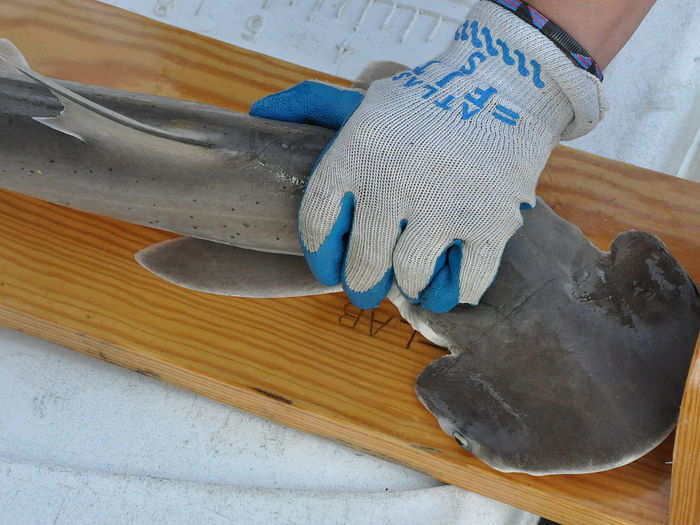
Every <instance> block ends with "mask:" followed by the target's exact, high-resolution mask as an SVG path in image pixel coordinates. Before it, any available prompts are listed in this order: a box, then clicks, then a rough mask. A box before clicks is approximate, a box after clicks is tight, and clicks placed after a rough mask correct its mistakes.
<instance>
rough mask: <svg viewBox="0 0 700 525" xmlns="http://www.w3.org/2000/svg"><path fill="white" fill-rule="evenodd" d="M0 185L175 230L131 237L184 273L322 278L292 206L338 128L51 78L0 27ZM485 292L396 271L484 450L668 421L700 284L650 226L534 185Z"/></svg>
mask: <svg viewBox="0 0 700 525" xmlns="http://www.w3.org/2000/svg"><path fill="white" fill-rule="evenodd" d="M0 93H1V94H2V95H1V96H0V137H1V138H0V187H1V188H4V189H8V190H12V191H16V192H20V193H24V194H28V195H32V196H34V197H38V198H40V199H44V200H46V201H50V202H53V203H56V204H60V205H64V206H68V207H71V208H77V209H80V210H83V211H87V212H92V213H96V214H100V215H106V216H109V217H114V218H117V219H121V220H124V221H127V222H130V223H135V224H141V225H145V226H150V227H155V228H160V229H163V230H168V231H172V232H176V233H179V234H181V235H183V236H184V237H182V238H179V239H175V240H170V241H166V242H163V243H160V244H157V245H155V246H151V247H148V248H146V249H145V250H143V251H142V252H139V253H137V254H136V259H137V260H138V261H139V262H140V263H141V264H142V265H143V266H144V267H145V268H147V269H148V270H150V271H152V272H154V273H155V274H157V275H158V276H160V277H161V278H163V279H166V280H168V281H170V282H171V283H174V284H176V285H179V286H184V287H187V288H191V289H194V290H199V291H204V292H209V293H216V294H224V295H235V296H243V297H288V296H297V295H309V294H320V293H330V292H335V291H338V289H337V288H328V287H325V286H323V285H321V284H320V283H318V282H316V281H315V280H314V278H313V276H312V275H311V273H310V272H309V270H308V269H307V267H306V265H305V263H304V259H303V257H300V256H301V255H302V251H301V248H300V246H299V243H298V238H297V232H296V230H297V211H298V208H299V204H300V199H301V196H302V193H303V190H304V185H305V183H306V180H307V178H308V175H309V173H310V171H311V167H312V165H313V163H314V161H315V159H316V158H317V157H318V155H319V154H320V153H321V151H322V149H323V146H324V145H325V143H326V142H327V141H328V140H329V139H330V138H331V136H332V132H331V131H329V130H325V129H322V128H319V127H315V126H310V125H304V124H293V123H286V122H276V121H269V120H264V119H258V118H253V117H250V116H248V115H241V114H236V113H233V112H230V111H226V110H223V109H220V108H215V107H212V106H206V105H201V104H195V103H191V102H184V101H178V100H172V99H166V98H162V97H154V96H148V95H141V94H136V93H129V92H124V91H118V90H112V89H106V88H99V87H94V86H87V85H81V84H77V83H70V82H62V81H58V80H54V79H49V78H46V77H43V76H42V75H40V74H38V73H36V72H35V71H33V70H32V69H31V68H30V66H29V64H28V63H27V61H26V60H25V59H24V57H23V56H22V55H21V53H20V52H19V51H18V50H17V49H16V48H15V47H14V46H13V45H12V44H11V43H10V42H9V41H7V40H4V41H0ZM523 217H524V225H523V227H522V228H521V229H520V230H519V231H518V232H517V233H516V235H515V236H514V237H513V238H512V239H511V240H510V242H509V243H508V245H507V247H506V250H505V253H504V255H503V259H502V263H501V266H500V269H499V272H498V275H497V277H496V279H495V281H494V283H493V285H492V286H491V287H490V288H489V290H488V291H487V292H486V294H485V296H484V297H483V299H482V301H481V303H480V305H479V306H478V307H470V306H459V307H457V308H456V309H454V310H453V311H451V312H449V313H443V314H437V313H431V312H429V311H427V310H424V309H422V308H421V307H420V306H419V305H415V304H412V303H410V302H409V301H408V300H406V299H405V298H404V297H403V296H402V295H401V293H400V292H398V291H397V290H396V289H393V290H392V292H391V293H390V297H389V298H390V300H391V301H392V302H393V303H394V304H395V305H396V306H397V307H398V309H399V311H400V312H401V314H402V315H403V316H404V318H405V319H406V320H407V321H408V322H410V323H411V325H412V326H413V327H414V328H415V329H416V330H418V331H420V332H421V333H422V334H423V335H424V336H426V337H427V338H428V339H429V340H430V341H432V342H433V343H435V344H437V345H440V346H442V347H444V348H446V349H447V350H448V352H449V353H448V354H447V355H445V356H444V357H442V358H440V359H437V360H436V361H434V362H433V363H431V364H430V365H429V366H428V367H427V368H426V369H425V370H424V371H423V372H422V374H421V375H420V376H419V377H418V379H417V382H416V393H417V395H418V398H419V399H420V400H421V402H422V403H423V404H424V406H425V407H426V408H427V409H428V410H429V411H430V412H431V413H432V414H433V415H434V416H435V418H436V419H437V422H438V423H439V425H440V426H441V428H442V429H443V430H444V431H445V432H447V433H448V434H449V435H451V436H453V437H454V438H455V439H456V440H457V441H458V442H459V443H460V444H461V445H462V446H463V447H464V448H466V449H467V450H469V451H471V452H472V453H473V454H475V455H476V456H477V457H479V458H480V459H481V460H482V461H484V462H485V463H487V464H489V465H491V466H492V467H494V468H496V469H498V470H501V471H504V472H523V473H528V474H533V475H545V474H576V473H588V472H597V471H601V470H606V469H610V468H614V467H617V466H621V465H624V464H626V463H629V462H631V461H634V460H635V459H637V458H639V457H641V456H642V455H644V454H646V453H647V452H649V451H650V450H651V449H653V448H654V447H655V446H656V445H658V444H659V443H660V442H661V441H663V439H664V438H665V437H666V436H667V435H668V434H669V433H670V432H671V430H672V429H673V427H674V425H675V421H676V418H677V415H678V410H679V405H680V402H681V396H682V393H683V387H684V382H685V377H686V374H687V371H688V367H689V363H690V359H691V356H692V352H693V348H694V344H695V341H696V338H697V335H698V330H699V329H700V298H699V295H698V291H697V289H696V287H695V285H694V283H693V282H692V281H691V279H690V277H689V276H688V274H687V272H686V271H685V270H684V269H683V268H682V267H681V265H680V264H679V263H678V262H677V261H676V260H675V259H674V258H673V256H672V255H671V254H670V253H669V251H668V250H667V249H666V247H665V246H664V244H663V243H662V242H661V241H660V240H659V239H658V238H657V237H655V236H653V235H650V234H647V233H642V232H636V231H633V232H625V233H621V234H620V235H618V236H617V238H616V239H615V240H614V242H613V244H612V246H611V249H610V251H609V252H602V251H600V250H598V249H597V248H596V247H594V246H593V245H592V244H591V243H590V242H589V241H588V240H587V239H586V238H585V237H584V236H583V234H582V233H581V231H580V230H579V229H578V228H577V227H576V226H574V225H572V224H571V223H569V222H567V221H565V220H564V219H562V218H560V217H559V216H557V215H556V214H555V213H554V212H553V211H552V210H551V209H550V208H549V207H548V206H547V204H546V203H545V202H544V201H542V200H541V199H539V200H538V202H537V206H535V207H534V208H533V209H530V210H524V211H523Z"/></svg>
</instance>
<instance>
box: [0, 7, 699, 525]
mask: <svg viewBox="0 0 700 525" xmlns="http://www.w3.org/2000/svg"><path fill="white" fill-rule="evenodd" d="M1 10H2V18H0V35H2V36H4V37H7V38H10V39H12V40H13V41H14V42H15V43H16V44H17V45H18V46H19V47H20V48H21V49H22V50H23V51H25V52H26V54H27V57H28V58H29V60H30V62H31V63H32V64H33V65H34V66H35V67H36V69H38V70H39V71H41V72H43V73H45V74H47V75H51V76H55V77H59V78H64V79H68V80H76V81H80V82H85V83H93V84H98V85H106V86H110V87H115V88H121V89H131V90H135V91H142V92H146V93H153V94H158V95H164V96H172V97H179V98H186V99H191V100H197V101H200V102H205V103H211V104H217V105H219V106H222V107H228V108H231V109H235V110H245V109H246V108H247V106H248V105H249V104H250V102H252V101H253V100H255V99H256V98H258V97H260V96H262V95H264V94H266V93H268V92H272V91H275V90H279V89H283V88H285V87H287V86H289V85H290V84H293V83H295V82H297V81H300V80H302V79H304V78H309V77H314V78H326V79H328V77H326V76H324V75H319V74H318V73H314V72H311V71H308V70H304V69H302V68H299V67H297V66H294V65H291V64H286V63H283V62H280V61H277V60H274V59H271V58H269V57H264V56H260V55H257V54H255V53H251V52H248V51H244V50H241V49H237V48H234V47H231V46H227V45H225V44H222V43H219V42H215V41H212V40H210V39H207V38H205V37H201V36H197V35H193V34H191V33H188V32H186V31H182V30H178V29H174V28H169V27H166V26H163V25H160V24H157V23H155V22H152V21H148V20H146V19H143V18H141V17H138V16H135V15H132V14H129V13H126V12H123V11H119V10H117V9H114V8H111V7H107V6H104V5H101V4H98V3H96V2H94V1H92V0H5V1H4V2H3V6H2V8H1ZM540 193H541V195H543V196H544V197H545V198H546V199H547V200H548V201H549V202H550V204H552V205H553V206H554V208H555V209H556V210H557V211H558V212H559V213H560V214H562V215H564V216H565V217H567V218H569V219H570V220H573V221H574V222H576V223H578V224H580V225H581V226H582V228H583V229H584V231H585V232H586V234H587V235H589V236H590V237H591V238H592V239H593V240H594V241H595V242H597V243H598V244H600V245H601V246H606V245H607V244H608V243H609V242H610V240H611V239H612V237H613V236H614V234H616V233H617V232H618V231H622V230H625V229H630V228H632V227H636V228H637V229H643V230H647V231H653V232H655V233H658V234H660V235H661V236H662V238H663V239H664V240H665V241H666V242H667V244H668V245H669V247H670V248H671V250H672V251H673V252H674V254H675V255H676V256H677V257H679V258H680V260H681V261H682V262H683V263H684V264H685V265H686V267H687V268H688V269H689V270H690V271H691V273H692V274H693V275H695V277H696V278H698V277H700V258H698V257H697V254H698V253H699V249H700V246H699V243H700V235H698V232H700V215H698V213H697V212H696V211H695V208H696V207H697V206H696V204H697V202H700V185H698V184H694V183H690V182H686V181H680V180H677V179H673V178H670V177H665V176H662V175H659V174H656V173H653V172H650V171H646V170H640V169H638V168H635V167H632V166H628V165H624V164H620V163H615V162H611V161H607V160H604V159H600V158H598V157H594V156H590V155H587V154H583V153H579V152H576V151H574V150H569V149H565V148H563V149H560V150H559V151H557V152H556V153H555V155H554V156H553V158H552V160H551V162H550V164H549V166H548V168H547V171H546V173H545V175H544V176H543V180H542V184H541V187H540ZM168 237H170V235H169V234H167V233H164V232H159V231H155V230H149V229H147V228H141V227H136V226H132V225H128V224H124V223H120V222H118V221H114V220H111V219H107V218H102V217H96V216H90V215H87V214H83V213H80V212H76V211H73V210H68V209H65V208H61V207H58V206H54V205H50V204H47V203H43V202H40V201H37V200H34V199H30V198H27V197H23V196H19V195H14V194H11V193H8V192H0V323H2V324H4V325H6V326H10V327H13V328H15V329H18V330H21V331H24V332H27V333H30V334H32V335H37V336H39V337H42V338H44V339H48V340H51V341H55V342H57V343H60V344H62V345H65V346H67V347H69V348H73V349H75V350H78V351H81V352H84V353H87V354H89V355H93V356H95V357H98V358H100V359H104V360H107V361H110V362H114V363H116V364H119V365H121V366H126V367H129V368H131V369H134V370H136V371H138V372H140V373H144V374H147V375H152V376H156V377H159V378H161V379H163V380H164V381H168V382H171V383H174V384H177V385H180V386H183V387H185V388H188V389H190V390H193V391H195V392H199V393H201V394H203V395H206V396H209V397H211V398H213V399H217V400H219V401H222V402H224V403H228V404H231V405H234V406H238V407H241V408H244V409H246V410H250V411H251V412H254V413H256V414H258V415H261V416H263V417H267V418H270V419H273V420H275V421H279V422H281V423H284V424H287V425H290V426H293V427H295V428H298V429H301V430H305V431H308V432H313V433H316V434H319V435H323V436H327V437H329V438H331V439H335V440H338V441H341V442H343V443H346V444H348V445H350V446H353V447H355V448H359V449H362V450H365V451H367V452H369V453H372V454H375V455H379V456H382V457H386V458H388V459H391V460H394V461H397V462H400V463H402V464H405V465H408V466H411V467H413V468H416V469H419V470H422V471H424V472H426V473H428V474H431V475H433V476H434V477H436V478H437V479H440V480H442V481H445V482H447V483H452V484H454V485H458V486H461V487H464V488H466V489H469V490H472V491H474V492H478V493H480V494H484V495H486V496H489V497H492V498H495V499H498V500H500V501H504V502H507V503H510V504H512V505H515V506H518V507H521V508H523V509H526V510H529V511H531V512H534V513H537V514H540V515H543V516H546V517H548V518H550V519H553V520H556V521H559V522H561V523H564V524H569V523H570V524H584V523H585V524H594V523H601V524H602V523H605V524H610V523H616V524H622V523H629V524H631V523H634V524H644V523H661V522H663V521H664V519H665V517H666V516H667V513H668V497H669V488H670V465H669V464H668V462H669V461H670V460H671V455H672V445H673V442H672V440H667V441H666V442H665V443H664V444H662V445H661V446H660V447H658V448H657V449H656V450H655V451H653V452H652V453H651V454H649V455H648V456H646V457H645V458H643V459H641V460H640V461H638V462H636V463H634V464H632V465H629V466H626V467H623V468H620V469H616V470H613V471H610V472H606V473H601V474H593V475H585V476H551V477H545V478H534V477H529V476H524V475H505V474H501V473H499V472H496V471H493V470H491V469H489V468H488V467H486V466H485V465H483V464H481V463H480V462H479V461H477V460H476V459H475V458H474V457H472V456H470V455H469V454H467V453H465V452H464V451H463V450H462V449H460V448H459V447H458V446H457V445H456V443H454V441H453V440H452V439H450V438H449V437H448V436H446V435H444V434H443V433H442V432H441V431H440V430H439V429H438V427H437V425H436V424H435V421H434V420H433V418H432V416H430V414H428V413H427V412H426V411H425V410H424V409H423V408H422V406H421V405H420V404H419V403H418V401H417V400H416V398H415V395H414V392H413V383H414V380H415V377H416V376H417V374H418V373H419V372H420V371H421V370H422V369H423V368H424V367H425V366H426V365H427V364H428V363H429V362H430V361H431V360H433V359H435V358H436V357H438V356H439V355H441V351H440V350H438V349H436V348H434V347H432V346H430V345H427V344H425V343H423V342H420V339H418V341H417V342H414V343H413V344H412V347H411V351H407V350H406V349H405V348H404V346H405V344H406V341H407V340H408V339H409V337H410V336H411V330H410V329H409V328H408V327H407V326H406V325H405V324H401V323H400V322H399V321H398V319H397V318H394V319H393V320H392V321H391V322H390V323H389V324H388V325H387V326H386V327H384V328H383V329H382V330H381V331H379V333H376V334H375V335H374V336H373V337H371V336H370V335H369V333H368V332H369V325H368V323H369V319H368V315H367V314H365V316H364V317H363V318H362V319H360V321H359V322H358V324H357V325H356V327H355V328H354V329H350V328H348V327H346V326H342V325H341V322H342V324H352V320H353V318H352V315H350V314H346V313H344V307H345V300H344V298H343V297H342V296H341V295H332V296H324V297H313V298H298V299H287V300H274V301H271V300H268V301H264V300H242V299H231V298H222V297H215V296H209V295H205V294H198V293H194V292H190V291H187V290H183V289H179V288H176V287H174V286H171V285H168V284H167V283H164V282H161V281H160V280H158V279H157V278H155V277H153V276H152V275H150V274H148V273H147V272H145V271H144V270H143V269H141V268H140V267H139V266H138V265H137V264H136V263H135V262H134V261H133V258H132V254H133V253H134V252H135V251H137V250H139V249H141V248H143V247H144V246H147V245H149V244H151V243H153V242H157V241H159V240H163V239H166V238H168ZM693 254H695V255H696V257H695V258H693ZM382 312H383V313H382V314H380V315H395V313H394V311H393V309H392V308H391V307H390V306H388V305H386V306H383V307H382ZM339 320H340V321H341V322H339ZM377 326H378V325H375V328H376V327H377Z"/></svg>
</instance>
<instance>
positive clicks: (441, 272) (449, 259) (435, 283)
mask: <svg viewBox="0 0 700 525" xmlns="http://www.w3.org/2000/svg"><path fill="white" fill-rule="evenodd" d="M463 244H464V243H463V242H462V241H454V242H453V243H452V244H450V245H449V246H448V247H447V248H446V249H445V251H444V252H443V253H442V255H440V258H439V259H438V263H437V264H436V265H435V272H434V273H433V278H432V279H431V280H430V284H429V285H428V286H427V287H426V288H425V289H424V290H423V291H422V292H421V294H420V304H421V306H422V307H423V308H425V309H426V310H430V311H431V312H435V313H446V312H449V311H450V310H452V309H453V308H454V307H455V306H457V305H458V304H459V273H460V268H461V266H462V246H463Z"/></svg>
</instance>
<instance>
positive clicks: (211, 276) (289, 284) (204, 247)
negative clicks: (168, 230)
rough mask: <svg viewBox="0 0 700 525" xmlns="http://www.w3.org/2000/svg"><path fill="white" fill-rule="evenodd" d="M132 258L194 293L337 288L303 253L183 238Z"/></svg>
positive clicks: (275, 293) (275, 294) (269, 293)
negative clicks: (324, 282) (318, 276)
mask: <svg viewBox="0 0 700 525" xmlns="http://www.w3.org/2000/svg"><path fill="white" fill-rule="evenodd" d="M135 257H136V260H137V261H138V262H139V263H140V264H141V265H142V266H143V267H144V268H146V269H147V270H149V271H151V272H153V273H154V274H156V275H157V276H158V277H160V278H161V279H164V280H166V281H168V282H170V283H172V284H176V285H178V286H182V287H184V288H189V289H191V290H196V291H199V292H206V293H213V294H217V295H228V296H235V297H252V298H280V297H297V296H304V295H320V294H325V293H333V292H337V291H340V287H339V286H337V287H327V286H324V285H322V284H321V283H319V282H318V281H316V279H315V278H314V276H313V275H312V274H311V272H310V271H309V269H308V267H307V266H306V262H305V261H304V258H303V257H298V256H295V255H283V254H275V253H266V252H257V251H253V250H245V249H243V248H236V247H235V246H228V245H225V244H219V243H216V242H211V241H205V240H202V239H194V238H192V237H183V238H179V239H173V240H169V241H164V242H161V243H158V244H155V245H153V246H149V247H148V248H145V249H143V250H141V251H140V252H138V253H137V254H136V255H135Z"/></svg>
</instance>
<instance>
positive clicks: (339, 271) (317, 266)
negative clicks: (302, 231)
mask: <svg viewBox="0 0 700 525" xmlns="http://www.w3.org/2000/svg"><path fill="white" fill-rule="evenodd" d="M354 210H355V197H354V196H353V194H352V193H346V194H345V195H344V196H343V199H342V200H341V204H340V213H339V214H338V218H337V219H336V221H335V224H334V225H333V228H332V229H331V231H330V233H329V234H328V237H326V240H325V241H323V244H321V246H320V247H319V249H318V250H316V251H315V252H312V251H309V250H308V249H307V248H306V245H305V244H304V243H303V241H302V243H301V247H302V249H303V250H304V257H306V263H307V264H308V265H309V268H310V269H311V273H313V274H314V277H316V279H317V280H319V281H320V282H322V283H323V284H325V285H326V286H335V285H336V284H339V283H340V282H341V281H342V275H343V261H345V252H346V251H347V241H348V236H349V232H350V229H351V228H352V218H353V213H354Z"/></svg>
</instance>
